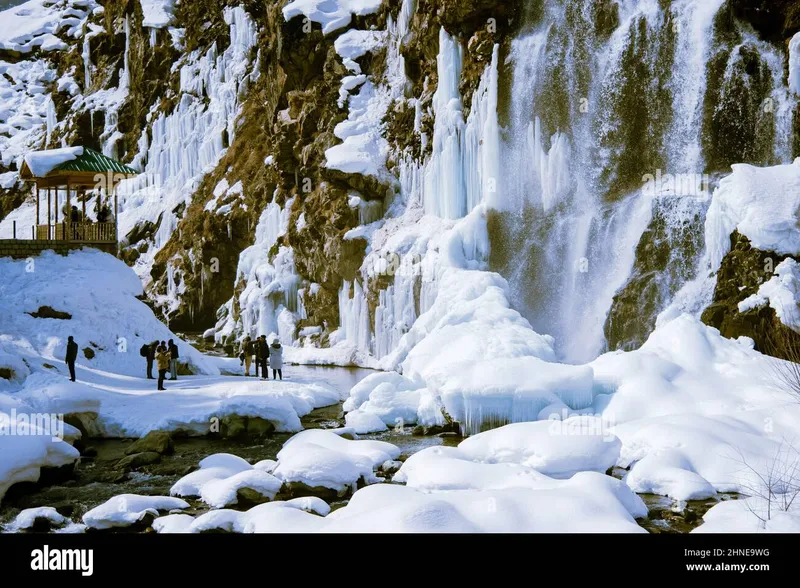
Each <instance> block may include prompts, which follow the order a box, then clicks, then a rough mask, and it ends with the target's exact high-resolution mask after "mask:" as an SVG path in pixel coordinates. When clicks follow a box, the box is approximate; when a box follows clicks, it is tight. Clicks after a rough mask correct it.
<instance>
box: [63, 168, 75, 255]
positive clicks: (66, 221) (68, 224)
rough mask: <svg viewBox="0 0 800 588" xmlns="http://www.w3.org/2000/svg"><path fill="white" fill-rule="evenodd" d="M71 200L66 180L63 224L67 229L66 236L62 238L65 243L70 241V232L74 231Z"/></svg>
mask: <svg viewBox="0 0 800 588" xmlns="http://www.w3.org/2000/svg"><path fill="white" fill-rule="evenodd" d="M70 204H72V198H70V186H69V180H67V212H66V214H65V215H64V224H65V226H66V227H67V234H66V235H65V236H64V239H66V240H67V241H71V240H72V232H73V231H74V230H75V227H73V226H72V206H70Z"/></svg>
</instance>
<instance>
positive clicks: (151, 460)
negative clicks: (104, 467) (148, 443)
mask: <svg viewBox="0 0 800 588" xmlns="http://www.w3.org/2000/svg"><path fill="white" fill-rule="evenodd" d="M160 461H161V454H160V453H156V452H155V451H145V452H142V453H135V454H133V455H129V456H127V457H123V458H122V459H121V460H119V462H117V465H116V468H117V469H118V470H135V469H136V468H140V467H143V466H146V465H152V464H155V463H158V462H160Z"/></svg>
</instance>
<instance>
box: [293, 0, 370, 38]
mask: <svg viewBox="0 0 800 588" xmlns="http://www.w3.org/2000/svg"><path fill="white" fill-rule="evenodd" d="M382 1H383V0H292V2H289V4H287V5H286V6H284V7H283V17H284V18H285V19H286V20H287V21H289V20H292V19H293V18H294V17H295V16H299V15H301V14H302V15H304V16H305V17H306V18H308V19H309V20H311V21H313V22H316V23H319V24H321V25H322V32H323V34H325V35H327V34H328V33H332V32H334V31H337V30H339V29H341V28H342V27H346V26H347V25H349V24H350V20H351V19H352V16H353V15H357V16H364V15H366V14H373V13H375V12H377V11H378V9H379V8H380V7H381V3H382Z"/></svg>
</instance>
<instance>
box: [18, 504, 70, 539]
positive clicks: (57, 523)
mask: <svg viewBox="0 0 800 588" xmlns="http://www.w3.org/2000/svg"><path fill="white" fill-rule="evenodd" d="M68 522H69V519H67V518H66V517H65V516H64V515H62V514H61V513H59V512H58V511H57V510H56V509H54V508H53V507H51V506H40V507H38V508H26V509H25V510H23V511H21V512H20V513H19V514H18V515H17V516H16V517H15V518H14V520H13V521H11V523H9V524H8V525H7V526H6V528H5V530H6V532H9V533H13V532H16V531H31V530H37V529H42V530H49V529H51V528H53V527H62V526H63V525H65V524H66V523H68Z"/></svg>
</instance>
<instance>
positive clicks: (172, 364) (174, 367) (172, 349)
mask: <svg viewBox="0 0 800 588" xmlns="http://www.w3.org/2000/svg"><path fill="white" fill-rule="evenodd" d="M167 349H169V379H170V380H177V379H178V357H179V354H178V346H177V345H176V344H175V343H174V342H173V341H172V339H170V340H169V341H168V344H167Z"/></svg>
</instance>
